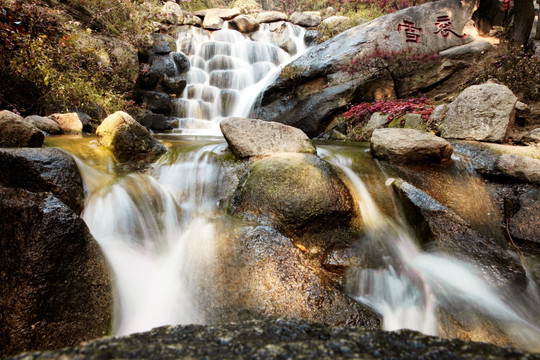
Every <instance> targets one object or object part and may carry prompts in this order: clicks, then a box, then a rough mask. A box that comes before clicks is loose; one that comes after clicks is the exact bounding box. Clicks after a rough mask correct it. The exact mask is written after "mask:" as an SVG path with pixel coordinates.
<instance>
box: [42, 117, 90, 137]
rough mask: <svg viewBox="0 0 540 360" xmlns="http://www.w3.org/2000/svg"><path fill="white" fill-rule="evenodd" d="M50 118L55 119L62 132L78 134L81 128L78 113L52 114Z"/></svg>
mask: <svg viewBox="0 0 540 360" xmlns="http://www.w3.org/2000/svg"><path fill="white" fill-rule="evenodd" d="M49 118H50V119H52V120H54V121H56V122H57V123H58V125H60V128H61V129H62V132H63V133H64V134H80V133H81V132H82V129H83V124H82V121H81V119H80V118H79V114H77V113H76V112H71V113H67V114H52V115H50V116H49Z"/></svg>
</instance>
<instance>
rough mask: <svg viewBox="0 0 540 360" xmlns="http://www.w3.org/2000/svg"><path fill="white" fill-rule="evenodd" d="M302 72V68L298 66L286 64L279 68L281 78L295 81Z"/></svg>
mask: <svg viewBox="0 0 540 360" xmlns="http://www.w3.org/2000/svg"><path fill="white" fill-rule="evenodd" d="M302 72H303V69H302V68H301V67H300V66H296V65H287V66H285V67H284V68H283V69H281V78H283V79H289V80H293V81H295V80H298V78H299V77H300V75H302Z"/></svg>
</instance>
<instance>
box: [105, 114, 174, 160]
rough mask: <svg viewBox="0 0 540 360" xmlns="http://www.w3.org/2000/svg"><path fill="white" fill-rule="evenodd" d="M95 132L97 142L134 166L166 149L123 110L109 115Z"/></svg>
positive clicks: (151, 158)
mask: <svg viewBox="0 0 540 360" xmlns="http://www.w3.org/2000/svg"><path fill="white" fill-rule="evenodd" d="M96 133H97V136H98V141H99V143H100V144H101V145H103V146H105V147H106V148H108V149H109V150H111V151H112V153H113V154H114V156H115V157H116V158H117V159H118V160H119V161H121V162H126V163H127V162H128V163H132V164H134V165H135V166H137V165H144V164H148V163H150V162H152V161H154V160H155V159H156V158H157V157H158V156H159V155H161V154H163V153H164V152H166V151H167V149H166V147H165V146H164V145H163V144H162V143H160V142H159V141H158V140H156V139H154V137H153V136H152V135H151V134H150V133H149V132H148V130H146V128H145V127H144V126H142V125H141V124H139V123H138V122H137V121H135V119H133V118H132V117H131V116H130V115H129V114H127V113H125V112H123V111H117V112H115V113H114V114H112V115H109V116H108V117H107V118H106V119H105V120H103V122H102V123H101V125H100V126H99V127H98V128H97V131H96Z"/></svg>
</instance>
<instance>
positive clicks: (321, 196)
mask: <svg viewBox="0 0 540 360" xmlns="http://www.w3.org/2000/svg"><path fill="white" fill-rule="evenodd" d="M232 211H233V214H237V215H240V216H242V217H243V218H244V219H247V220H254V221H258V222H259V223H262V224H270V225H273V226H274V227H276V228H277V229H278V230H280V231H283V232H284V233H285V234H287V235H296V236H300V235H303V234H305V233H306V232H312V233H313V232H318V231H320V230H323V229H328V228H336V227H339V226H347V225H348V224H349V222H350V220H351V218H352V217H353V215H354V214H355V212H356V208H355V203H354V200H353V198H352V196H351V194H350V192H349V189H348V188H347V186H345V184H344V183H343V182H342V180H341V179H340V178H339V176H338V175H337V173H336V171H335V170H334V169H333V168H332V166H331V165H330V164H328V163H326V162H325V161H324V160H321V159H320V158H318V157H317V156H315V155H309V154H298V153H285V154H279V155H274V156H271V157H267V158H264V159H262V160H259V161H257V162H255V163H254V164H253V165H252V166H251V168H250V169H249V172H248V173H247V174H246V176H245V177H244V179H242V181H241V183H240V185H239V186H238V189H237V190H236V193H235V195H234V199H233V204H232Z"/></svg>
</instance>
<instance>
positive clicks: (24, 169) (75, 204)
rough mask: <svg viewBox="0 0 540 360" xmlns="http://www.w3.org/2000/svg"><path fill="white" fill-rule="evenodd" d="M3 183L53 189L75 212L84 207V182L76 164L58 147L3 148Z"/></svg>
mask: <svg viewBox="0 0 540 360" xmlns="http://www.w3.org/2000/svg"><path fill="white" fill-rule="evenodd" d="M0 169H1V171H0V185H2V186H5V187H17V188H22V189H26V190H28V191H32V192H51V193H53V194H54V195H55V196H56V197H57V198H58V199H60V200H61V201H63V202H64V204H66V205H67V206H68V207H69V208H70V209H71V210H72V211H73V212H75V213H76V214H77V215H80V214H81V212H82V210H83V208H84V186H83V180H82V177H81V174H80V172H79V169H78V167H77V164H76V163H75V161H74V160H73V158H72V157H71V156H69V155H68V154H66V153H65V152H63V151H62V150H60V149H57V148H43V149H29V148H22V149H0Z"/></svg>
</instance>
